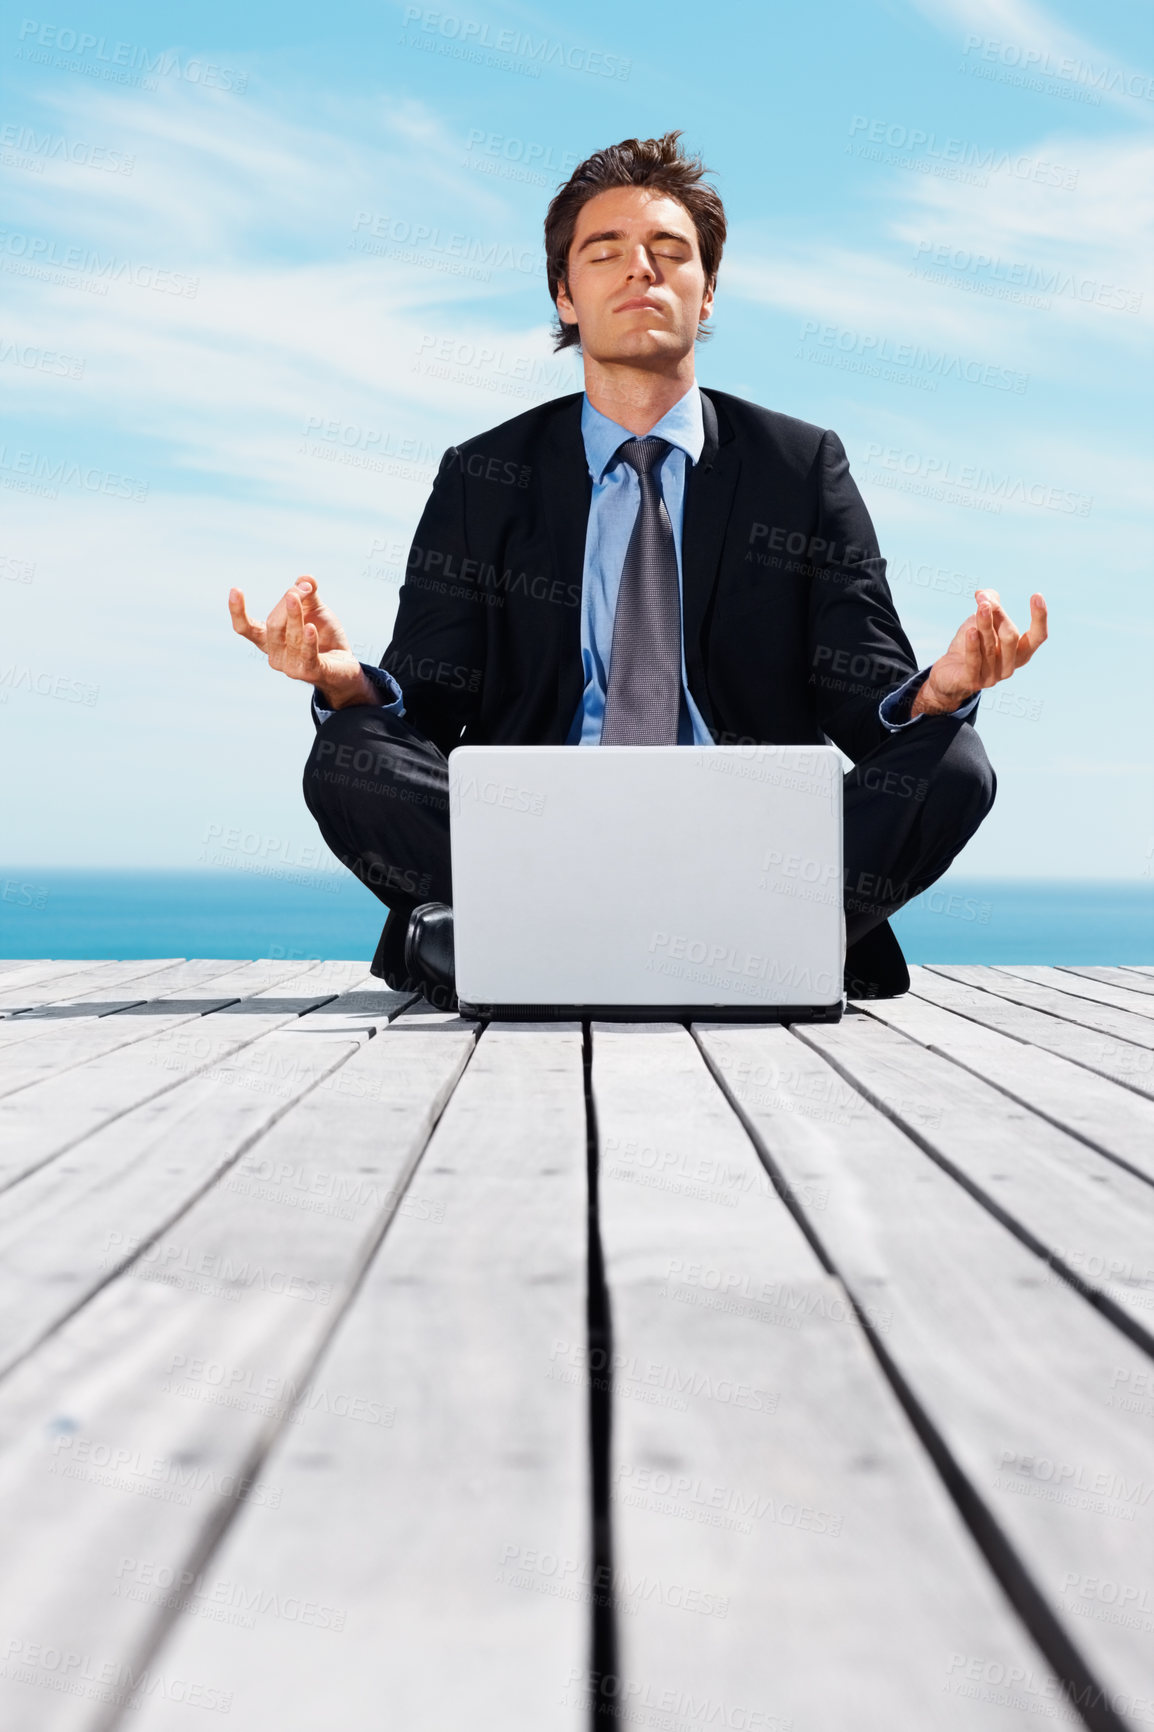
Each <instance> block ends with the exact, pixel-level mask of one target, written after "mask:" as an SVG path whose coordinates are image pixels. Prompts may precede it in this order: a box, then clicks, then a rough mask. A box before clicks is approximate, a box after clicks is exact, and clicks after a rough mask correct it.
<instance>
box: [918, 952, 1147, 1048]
mask: <svg viewBox="0 0 1154 1732" xmlns="http://www.w3.org/2000/svg"><path fill="white" fill-rule="evenodd" d="M927 972H928V973H929V974H931V975H940V976H942V978H943V979H945V980H953V981H957V982H958V983H959V984H960V985H962V986H972V987H977V988H979V990H981V991H983V992H990V993H994V994H996V995H997V997H999V998H1006V999H1008V1000H1009V1001H1010V1003H1011V1004H1022V1005H1026V1006H1027V1007H1028V1008H1029V1009H1031V1010H1041V1011H1044V1012H1045V1014H1046V1015H1047V1016H1050V1017H1057V1018H1059V1019H1060V1020H1061V1021H1063V1022H1073V1023H1076V1024H1077V1026H1078V1027H1079V1028H1089V1029H1093V1030H1094V1031H1095V1033H1097V1034H1106V1035H1111V1036H1113V1037H1116V1038H1117V1039H1118V1040H1124V1041H1128V1042H1129V1043H1130V1044H1131V1045H1132V1046H1144V1047H1148V1048H1154V1021H1152V1020H1151V1018H1150V1017H1148V1016H1144V1015H1143V1005H1142V1001H1141V1000H1136V1002H1135V1006H1134V1007H1126V1008H1123V1009H1119V1008H1118V1007H1117V1006H1116V1005H1113V1004H1111V1003H1110V1002H1109V1001H1108V999H1107V997H1106V993H1105V989H1099V990H1100V993H1101V996H1095V994H1094V989H1093V988H1092V987H1091V988H1090V990H1089V991H1087V992H1086V993H1079V992H1078V991H1077V989H1076V988H1075V987H1073V986H1071V987H1070V988H1068V989H1062V988H1056V987H1055V986H1054V984H1053V983H1052V981H1047V980H1044V979H1039V978H1038V976H1037V975H1036V974H1030V975H1028V974H1021V973H1019V972H1018V971H1016V970H1015V971H1013V972H1011V971H1010V970H1008V969H1002V968H985V967H974V966H969V967H966V968H964V969H962V968H955V967H953V966H952V965H951V964H948V963H941V964H934V965H933V966H932V967H930V968H929V969H928V971H927ZM1152 1062H1154V1061H1152Z"/></svg>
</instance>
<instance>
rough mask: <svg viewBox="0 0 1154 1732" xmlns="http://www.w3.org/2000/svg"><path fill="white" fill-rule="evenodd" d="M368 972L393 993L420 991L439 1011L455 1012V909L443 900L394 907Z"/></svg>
mask: <svg viewBox="0 0 1154 1732" xmlns="http://www.w3.org/2000/svg"><path fill="white" fill-rule="evenodd" d="M369 973H370V974H374V975H376V977H377V979H378V980H383V981H384V982H385V985H386V986H389V987H391V988H392V989H393V991H394V992H419V993H421V994H422V996H423V997H424V998H426V999H427V1000H428V1002H429V1003H430V1004H432V1005H435V1006H436V1008H437V1009H438V1010H454V1011H455V1010H456V1008H457V995H456V989H455V984H454V980H453V910H452V909H451V908H450V907H449V906H448V905H447V903H444V902H423V903H421V905H420V907H418V908H414V909H413V911H412V913H406V912H405V911H404V909H401V908H394V909H392V910H391V911H390V913H389V917H388V919H387V920H386V921H385V924H384V927H383V929H382V932H381V936H380V940H379V942H378V944H377V949H376V954H375V955H374V957H373V960H372V962H371V963H370V964H369Z"/></svg>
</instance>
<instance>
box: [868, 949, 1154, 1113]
mask: <svg viewBox="0 0 1154 1732" xmlns="http://www.w3.org/2000/svg"><path fill="white" fill-rule="evenodd" d="M910 980H911V988H912V991H913V993H914V994H915V995H916V996H917V997H918V998H920V999H922V1000H924V1001H926V1002H928V1003H930V1004H935V1005H938V1006H940V1007H941V1008H943V1009H945V1010H953V1011H956V1012H957V1013H958V1015H960V1016H966V1017H969V1018H970V1019H971V1020H972V1021H974V1022H980V1023H984V1024H985V1026H986V1027H987V1028H992V1029H996V1030H997V1031H998V1033H999V1034H1003V1035H1008V1036H1009V1037H1010V1039H1011V1040H1015V1041H1020V1042H1022V1043H1024V1044H1027V1045H1031V1046H1036V1047H1040V1048H1041V1049H1042V1050H1043V1051H1045V1052H1052V1053H1056V1054H1057V1055H1058V1056H1059V1057H1060V1058H1068V1059H1070V1060H1071V1061H1072V1063H1074V1064H1077V1065H1082V1066H1083V1067H1084V1068H1085V1069H1086V1070H1088V1071H1096V1072H1097V1074H1098V1075H1099V1076H1104V1077H1109V1078H1110V1080H1111V1081H1112V1082H1116V1083H1120V1084H1121V1085H1122V1087H1123V1088H1127V1089H1132V1090H1134V1091H1135V1092H1136V1093H1138V1094H1141V1095H1145V1096H1147V1097H1151V1096H1154V1057H1152V1055H1151V1051H1150V1048H1149V1047H1147V1046H1145V1045H1143V1044H1140V1043H1139V1042H1137V1041H1135V1040H1125V1039H1122V1038H1121V1037H1120V1036H1117V1035H1108V1034H1100V1033H1097V1032H1095V1031H1094V1030H1093V1029H1090V1028H1086V1027H1084V1026H1081V1025H1079V1024H1078V1023H1074V1022H1071V1021H1069V1020H1067V1019H1066V1018H1063V1017H1059V1016H1051V1015H1049V1014H1048V1013H1047V1012H1046V1011H1042V1010H1037V1009H1033V1008H1031V1007H1030V1006H1028V1005H1025V1004H1015V1003H1014V1002H1012V1000H1011V999H1010V998H1008V997H1007V996H1005V995H1004V994H1002V993H1001V992H986V991H983V990H982V988H980V987H977V986H963V985H962V983H961V982H960V981H957V980H951V979H948V978H947V977H946V976H945V975H942V974H938V973H937V972H935V971H932V970H930V969H928V968H913V969H911V970H910ZM865 1002H866V1003H867V1005H868V1004H869V1002H870V1001H869V1000H866V1001H865ZM882 1002H885V1001H882ZM1134 1020H1135V1021H1136V1022H1137V1021H1138V1019H1137V1018H1135V1019H1134Z"/></svg>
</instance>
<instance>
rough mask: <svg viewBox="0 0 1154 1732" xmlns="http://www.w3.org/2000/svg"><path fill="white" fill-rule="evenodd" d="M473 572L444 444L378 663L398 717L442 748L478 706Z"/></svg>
mask: <svg viewBox="0 0 1154 1732" xmlns="http://www.w3.org/2000/svg"><path fill="white" fill-rule="evenodd" d="M480 571H481V568H480V562H479V561H478V560H476V559H470V557H469V548H468V539H467V532H466V521H465V488H464V472H463V468H462V464H461V459H460V454H459V452H458V451H457V449H456V447H455V446H450V447H449V449H448V450H447V451H446V452H445V454H444V456H443V457H442V458H441V464H440V468H439V469H438V471H437V478H436V480H435V481H434V482H433V490H432V492H431V493H430V495H429V498H428V502H427V504H426V506H425V509H424V511H423V513H422V514H421V521H420V523H419V524H418V525H417V531H416V534H415V536H414V537H413V545H412V548H411V549H410V552H409V563H408V567H407V570H406V574H405V581H404V583H403V584H402V585H401V594H400V600H399V602H398V604H397V617H396V622H395V624H394V626H393V635H392V638H391V640H390V642H389V646H388V648H387V649H386V651H385V653H384V655H383V656H382V657H381V663H380V665H381V666H382V667H383V668H384V669H385V670H386V671H387V672H388V673H390V674H391V675H392V676H393V678H394V680H395V681H396V682H397V684H398V685H399V686H400V688H401V692H402V694H403V697H404V705H405V720H406V721H408V722H412V724H413V725H414V727H417V728H419V729H420V730H421V732H422V733H424V734H425V735H427V737H428V738H429V739H430V740H432V741H433V743H434V744H435V745H436V746H438V747H439V748H440V750H441V751H442V752H444V753H445V754H446V755H448V753H449V752H450V751H451V749H452V748H453V746H455V745H456V744H457V742H458V740H459V739H460V736H461V730H462V728H464V727H465V726H467V724H468V723H469V722H470V721H472V720H473V718H474V717H475V716H476V715H477V713H478V711H479V709H480V701H481V685H482V682H483V678H484V670H485V646H486V628H485V607H484V602H485V592H484V590H483V589H482V588H481V587H480V583H479V578H480Z"/></svg>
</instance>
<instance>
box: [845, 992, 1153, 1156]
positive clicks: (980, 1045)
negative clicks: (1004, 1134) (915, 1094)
mask: <svg viewBox="0 0 1154 1732" xmlns="http://www.w3.org/2000/svg"><path fill="white" fill-rule="evenodd" d="M855 1014H861V1015H866V1016H870V1017H874V1018H876V1020H877V1021H879V1022H884V1023H885V1024H886V1025H887V1026H888V1027H890V1028H896V1029H898V1030H899V1031H900V1033H902V1034H904V1035H906V1036H908V1038H909V1039H910V1040H913V1041H916V1042H917V1043H918V1044H919V1045H921V1046H924V1047H928V1048H929V1049H930V1051H932V1052H940V1053H941V1054H942V1055H943V1056H944V1057H945V1058H948V1059H951V1060H952V1061H953V1062H954V1063H955V1064H959V1065H962V1066H964V1067H965V1069H966V1070H972V1071H976V1072H977V1073H978V1074H979V1075H980V1076H983V1077H985V1078H986V1079H987V1081H989V1082H992V1083H994V1084H996V1086H997V1087H998V1088H999V1089H1001V1091H1002V1093H1003V1094H1005V1095H1008V1096H1009V1097H1010V1099H1011V1100H1016V1101H1019V1102H1020V1103H1021V1104H1022V1105H1023V1106H1026V1107H1029V1108H1030V1110H1031V1111H1032V1112H1036V1113H1038V1114H1039V1115H1040V1116H1041V1117H1042V1118H1046V1119H1049V1121H1050V1123H1051V1124H1055V1125H1057V1126H1058V1127H1059V1128H1060V1129H1063V1130H1067V1131H1069V1132H1071V1133H1072V1134H1073V1135H1076V1136H1079V1137H1081V1138H1082V1139H1083V1140H1084V1141H1085V1142H1087V1143H1089V1144H1090V1145H1091V1146H1092V1147H1093V1148H1096V1149H1098V1150H1099V1151H1100V1152H1101V1153H1102V1154H1105V1155H1109V1156H1110V1157H1111V1159H1113V1160H1116V1161H1121V1162H1123V1163H1124V1164H1125V1165H1126V1166H1128V1167H1129V1168H1130V1169H1131V1171H1133V1172H1135V1173H1138V1174H1140V1175H1142V1176H1143V1177H1145V1178H1147V1179H1154V1101H1149V1100H1147V1099H1145V1098H1144V1097H1143V1096H1142V1095H1138V1094H1134V1093H1133V1092H1132V1091H1131V1090H1130V1089H1128V1088H1122V1087H1120V1086H1119V1085H1118V1084H1117V1083H1115V1082H1111V1081H1109V1080H1108V1079H1107V1078H1106V1077H1103V1076H1099V1075H1097V1074H1096V1073H1095V1072H1094V1071H1088V1070H1084V1069H1083V1068H1082V1067H1081V1066H1080V1065H1077V1064H1074V1063H1072V1062H1071V1061H1070V1060H1069V1059H1065V1058H1060V1057H1058V1056H1057V1054H1055V1053H1051V1052H1046V1051H1044V1050H1043V1049H1042V1048H1041V1047H1037V1046H1031V1045H1029V1044H1028V1043H1025V1042H1022V1041H1019V1040H1014V1039H1011V1038H1010V1037H1009V1036H1007V1035H1003V1034H1000V1033H998V1031H997V1030H996V1029H992V1028H987V1027H986V1026H985V1025H984V1024H982V1023H979V1022H975V1021H973V1020H972V1019H971V1018H969V1017H966V1016H961V1015H959V1014H958V1013H956V1012H955V1011H952V1010H945V1009H942V1008H940V1007H939V1006H937V1005H934V1004H931V1003H930V1002H929V1001H928V1000H927V999H923V998H914V997H907V998H891V999H885V998H878V999H869V1000H865V1001H863V1002H862V1003H861V1004H860V1005H858V1006H857V1007H856V1008H855ZM1133 1050H1134V1051H1135V1053H1137V1054H1138V1055H1139V1056H1140V1057H1145V1054H1143V1053H1142V1052H1141V1049H1140V1048H1137V1047H1135V1048H1134V1049H1133Z"/></svg>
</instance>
